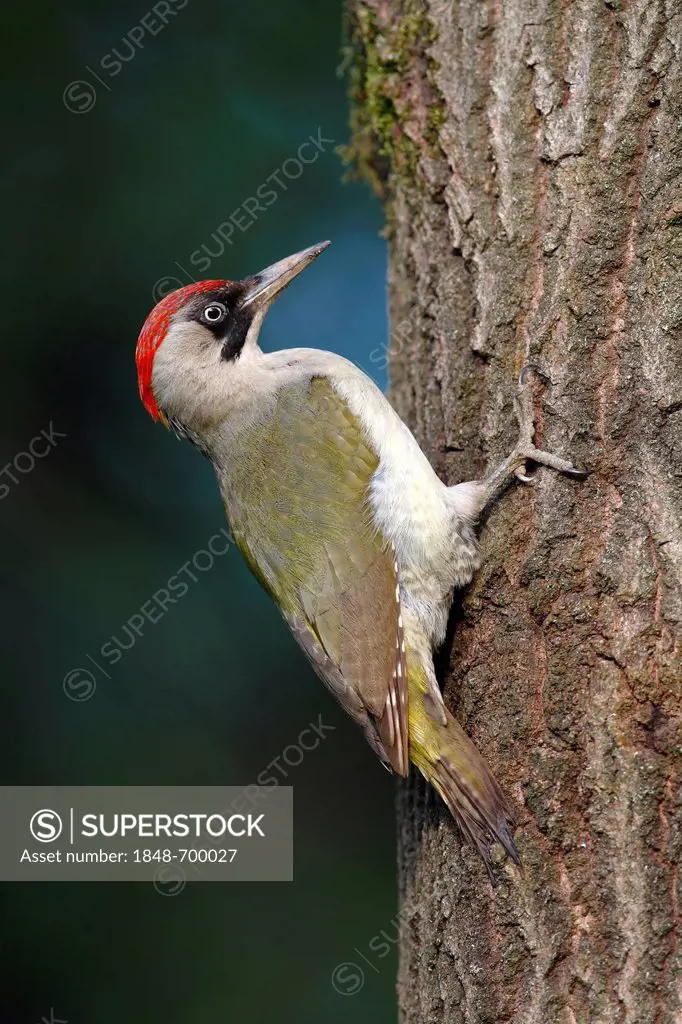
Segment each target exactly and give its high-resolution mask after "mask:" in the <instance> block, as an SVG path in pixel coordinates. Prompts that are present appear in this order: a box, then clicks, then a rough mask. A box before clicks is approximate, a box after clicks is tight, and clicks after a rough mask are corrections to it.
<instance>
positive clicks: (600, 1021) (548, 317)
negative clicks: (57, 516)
mask: <svg viewBox="0 0 682 1024" xmlns="http://www.w3.org/2000/svg"><path fill="white" fill-rule="evenodd" d="M349 35H350V49H351V53H350V60H351V64H352V66H351V94H352V100H353V115H352V118H353V124H352V127H353V137H352V141H351V145H350V147H349V156H350V158H351V159H352V161H353V162H354V163H355V166H356V167H357V168H359V170H360V171H361V172H362V173H363V174H364V175H365V176H367V177H369V178H370V179H371V180H372V182H373V184H374V186H375V188H377V190H379V191H380V193H381V195H382V196H383V198H384V200H385V204H386V210H387V235H388V238H389V245H390V313H391V324H392V333H391V346H390V368H391V397H392V400H393V402H394V404H395V406H396V407H397V409H398V411H399V412H400V414H401V415H402V416H403V418H404V419H405V420H406V421H407V422H408V423H409V425H410V426H411V427H412V429H413V430H414V432H415V434H416V436H417V438H418V440H419V442H420V443H421V445H422V446H423V448H424V450H425V451H426V452H427V454H428V455H429V456H430V458H431V459H432V462H433V465H434V466H435V467H436V469H437V471H438V472H439V473H440V475H441V477H442V478H443V479H444V480H446V481H447V482H449V483H454V482H457V481H460V480H464V479H471V478H472V477H477V476H481V475H482V474H483V472H484V471H485V469H486V468H487V467H490V466H491V465H492V464H494V463H495V462H496V461H497V460H498V459H499V458H501V457H502V456H503V455H505V454H506V453H507V452H508V451H509V449H510V447H511V446H512V444H513V441H514V440H515V423H514V419H513V415H512V404H511V400H512V394H513V390H514V386H515V381H516V378H517V375H518V373H519V370H520V369H521V367H522V366H523V365H524V364H526V363H529V362H530V363H534V364H538V365H539V366H540V367H541V369H542V370H543V372H544V374H546V376H547V378H548V379H549V380H548V381H546V382H545V383H544V384H543V385H541V384H539V383H538V385H537V389H536V399H535V409H536V424H537V433H536V436H537V438H538V440H539V441H540V442H542V445H541V446H542V447H545V448H548V449H550V450H553V451H556V452H557V453H558V454H561V455H565V456H566V457H569V458H572V459H574V460H575V461H576V463H583V464H586V465H588V466H590V467H591V469H592V470H593V475H592V476H591V477H590V478H589V480H588V481H587V482H586V483H582V484H581V483H578V482H575V481H572V480H569V479H567V478H565V477H560V476H559V475H557V474H555V473H552V472H551V471H550V470H545V469H541V470H539V471H538V475H537V478H536V482H535V486H534V487H524V486H522V485H520V484H519V485H515V486H514V487H513V488H512V489H511V490H510V491H509V492H508V493H507V494H506V495H505V496H504V497H503V498H502V499H501V500H500V502H499V504H498V505H497V507H496V509H495V510H494V511H493V512H492V514H491V516H490V517H489V519H488V521H487V522H486V524H485V526H484V529H483V531H482V551H483V558H484V562H483V568H482V569H481V570H480V572H479V573H478V574H477V577H476V579H475V581H474V583H473V585H472V586H471V587H470V588H469V590H468V591H467V592H466V594H465V595H464V596H463V600H462V602H461V606H460V607H458V609H457V611H456V613H455V615H454V616H453V618H454V619H455V620H456V621H455V622H453V628H452V635H451V638H450V640H449V641H448V643H447V644H446V647H445V649H444V651H443V658H442V673H443V679H444V692H445V698H446V702H447V704H448V706H449V707H450V708H451V710H452V711H453V712H454V713H455V714H456V715H457V717H458V718H459V720H460V721H461V722H462V724H463V725H464V727H465V728H466V729H467V731H468V732H469V734H470V735H471V736H472V737H473V739H474V740H475V742H476V743H477V745H478V747H479V749H480V750H481V752H482V753H483V754H484V755H485V756H486V757H487V759H488V761H489V764H490V766H491V768H492V770H493V772H494V773H495V774H496V776H497V778H498V780H499V781H500V783H501V784H502V786H503V787H504V789H505V790H506V792H507V793H508V794H509V795H510V797H511V798H512V801H513V802H514V804H515V807H516V812H517V818H518V826H517V829H516V833H515V836H516V842H517V844H518V847H519V852H520V855H521V859H522V862H523V874H520V873H519V872H518V871H517V870H516V869H515V868H514V867H513V866H512V865H510V864H508V863H507V864H504V863H502V866H501V868H500V870H501V874H502V878H503V883H502V885H501V887H500V889H499V890H498V891H497V892H496V893H493V892H492V890H491V888H490V886H489V884H488V883H487V881H486V876H485V872H484V869H483V866H482V864H481V863H480V862H479V861H478V860H477V859H476V856H475V855H474V854H473V853H472V852H471V851H470V850H468V849H467V848H462V840H461V837H460V836H459V834H458V833H457V831H456V829H455V827H454V825H453V823H452V821H451V820H450V819H449V817H448V815H447V812H446V811H445V809H444V807H443V806H442V805H441V804H440V801H439V800H438V798H437V797H436V796H435V794H431V793H427V790H426V787H425V785H424V784H423V783H422V782H421V780H420V779H419V778H418V777H417V773H416V772H415V773H414V774H413V777H412V778H411V780H410V781H409V782H408V783H407V784H405V785H404V786H403V787H402V789H401V794H400V798H399V815H400V824H399V834H400V865H401V872H400V877H401V882H400V886H401V901H402V909H401V920H402V923H403V929H402V940H401V965H400V978H399V985H398V990H399V1000H400V1007H401V1020H402V1021H403V1022H407V1024H431V1022H434V1024H435V1022H447V1024H460V1022H467V1024H500V1022H504V1021H513V1022H514V1024H531V1022H532V1024H612V1022H613V1024H616V1022H619V1024H635V1022H637V1024H672V1022H673V1021H678V1022H679V1021H681V1020H682V947H681V945H680V942H679V927H678V926H679V923H680V917H679V902H680V893H679V890H678V877H677V875H678V870H677V865H678V861H679V859H680V853H681V850H682V839H681V829H680V823H681V822H682V789H681V786H682V782H681V778H680V776H681V769H682V706H681V702H680V697H681V692H682V660H681V652H682V529H681V524H682V493H681V486H680V483H681V477H682V331H681V327H682V261H681V260H680V255H681V253H682V5H681V4H680V0H452V2H447V0H423V2H419V0H351V8H350V12H349ZM382 358H383V350H375V352H373V353H372V354H371V356H370V360H371V361H372V362H374V363H378V362H379V361H380V360H381V359H382ZM503 859H504V858H503V857H502V854H501V851H500V856H499V862H503Z"/></svg>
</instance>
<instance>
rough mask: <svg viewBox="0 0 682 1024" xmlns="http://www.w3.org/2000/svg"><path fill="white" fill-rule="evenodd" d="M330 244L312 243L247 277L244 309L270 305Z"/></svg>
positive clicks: (243, 300)
mask: <svg viewBox="0 0 682 1024" xmlns="http://www.w3.org/2000/svg"><path fill="white" fill-rule="evenodd" d="M328 245H331V242H318V244H317V245H311V246H310V248H309V249H304V250H303V251H302V252H296V253H294V255H293V256H287V257H286V259H284V260H280V261H279V263H273V264H272V266H271V267H267V269H266V270H261V272H260V274H254V276H253V277H249V278H247V279H246V280H245V281H244V286H245V288H246V293H245V295H244V298H243V299H242V301H241V303H240V305H241V307H242V309H245V308H248V307H251V308H255V307H257V306H269V305H270V303H271V302H272V300H273V299H275V298H276V297H277V296H278V295H279V293H280V292H282V291H284V289H285V288H286V286H287V285H288V284H290V283H291V281H293V279H294V278H295V277H298V275H299V274H300V273H301V271H302V270H305V268H306V267H308V266H310V264H311V263H312V262H313V260H316V259H317V257H318V256H319V255H320V253H321V252H324V250H325V249H326V248H327V246H328Z"/></svg>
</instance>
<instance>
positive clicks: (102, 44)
mask: <svg viewBox="0 0 682 1024" xmlns="http://www.w3.org/2000/svg"><path fill="white" fill-rule="evenodd" d="M176 6H177V5H176ZM149 10H150V8H149V7H147V6H145V5H144V3H134V2H130V0H126V2H116V3H114V2H113V0H111V2H109V3H92V2H90V3H87V2H85V0H80V2H79V0H64V2H62V3H60V4H48V3H47V2H45V0H39V2H38V3H35V4H30V5H29V4H24V5H12V6H11V7H9V8H7V9H6V10H5V12H4V17H5V29H4V32H3V39H2V47H3V59H2V74H3V76H4V88H3V90H2V105H3V114H4V124H5V131H4V139H3V142H4V146H3V151H4V155H3V161H2V167H1V170H0V180H1V186H2V199H3V242H4V244H3V246H2V252H1V254H0V258H1V259H2V276H1V280H2V285H3V290H4V296H3V302H2V311H3V321H4V330H3V332H2V334H3V349H4V359H3V365H4V375H3V383H4V409H3V417H2V420H3V427H4V430H3V437H2V442H1V445H2V452H1V453H0V455H1V458H0V463H1V465H3V466H4V465H5V464H6V463H9V462H11V461H12V459H13V458H14V456H15V455H16V454H17V453H18V452H23V451H26V450H27V446H28V443H29V442H30V440H31V439H32V438H33V437H35V436H36V435H37V434H39V433H40V431H41V430H42V429H46V430H47V429H49V426H50V424H52V425H53V427H54V429H55V430H57V431H59V432H60V433H65V434H66V435H67V436H66V438H63V439H59V440H58V443H57V445H56V447H54V448H52V449H51V451H50V453H49V455H47V456H46V457H45V458H44V459H42V460H38V461H37V462H36V465H35V468H34V469H33V471H32V472H31V473H29V474H27V475H25V476H18V477H17V478H18V480H19V483H18V484H17V485H12V486H11V489H10V492H9V494H7V495H6V496H5V497H4V498H2V500H0V519H1V521H2V537H3V541H4V553H3V559H2V569H1V573H2V591H3V596H4V614H3V626H4V631H3V632H4V652H3V675H2V678H3V697H4V716H3V717H4V721H5V730H4V743H3V773H2V782H3V783H5V784H26V785H29V784H33V785H38V784H71V785H79V784H80V785H85V784H91V785H92V784H110V785H113V784H130V785H134V784H147V785H149V784H157V785H162V784H163V785H170V784H184V785H192V784H213V785H241V784H247V783H250V782H253V781H254V780H255V779H256V777H257V776H258V774H259V773H260V772H262V771H263V770H264V769H265V768H266V767H267V765H268V764H269V763H271V762H272V761H273V760H274V759H276V758H278V757H280V756H281V754H282V751H283V750H284V749H285V748H286V747H287V746H288V745H291V744H296V740H297V737H298V735H299V733H300V732H301V730H302V729H304V728H305V727H306V726H307V725H308V724H309V723H310V722H317V721H318V718H319V716H320V715H321V716H322V720H323V722H324V723H325V724H326V725H329V726H333V731H331V732H330V733H329V734H328V737H327V738H326V739H325V740H324V742H321V743H320V745H319V747H318V748H317V749H316V750H314V751H312V752H309V753H308V754H306V756H305V758H304V759H303V761H302V763H301V764H300V765H297V766H287V765H286V764H285V763H284V762H280V763H281V764H282V765H283V766H284V771H286V773H287V774H286V781H287V783H288V784H291V785H293V786H294V792H295V796H294V800H295V821H296V826H295V837H296V847H295V872H296V880H295V882H294V883H293V884H271V885H258V884H248V885H247V884H243V885H239V884H194V885H190V886H188V887H187V888H186V889H185V890H184V891H183V892H182V893H180V894H178V895H177V896H175V897H173V898H168V897H165V896H162V895H160V894H159V893H157V892H156V891H155V889H154V888H153V886H152V885H151V884H148V885H145V884H142V883H139V884H85V883H84V884H81V885H72V884H65V883H64V884H41V885H37V884H36V885H9V884H5V885H2V886H1V887H0V895H1V898H2V907H3V909H2V920H3V927H2V938H1V940H0V941H1V943H2V948H1V950H0V952H1V955H2V962H3V975H4V978H5V984H4V985H3V990H4V994H3V995H2V997H1V1000H2V1003H3V1005H2V1006H1V1007H0V1017H1V1018H2V1019H3V1020H8V1021H12V1022H17V1024H22V1022H26V1024H34V1022H36V1021H40V1020H41V1018H42V1017H45V1018H46V1019H47V1020H50V1019H51V1016H50V1015H51V1013H52V1009H54V1019H60V1020H66V1021H68V1022H69V1024H94V1022H97V1024H120V1022H122V1021H128V1020H130V1021H143V1022H145V1024H162V1022H163V1024H168V1022H170V1024H175V1022H191V1024H199V1022H201V1024H207V1022H209V1021H269V1020H284V1021H295V1022H296V1024H321V1022H329V1024H334V1022H342V1021H350V1020H353V1021H367V1022H372V1024H382V1022H384V1021H392V1020H394V1018H395V994H394V985H395V970H396V964H395V950H394V946H393V943H392V941H391V943H387V942H383V941H382V942H380V943H377V942H374V945H373V947H372V946H370V943H371V942H372V940H373V938H375V937H376V936H379V934H380V933H381V931H382V929H383V930H385V931H386V933H387V934H388V936H390V937H391V939H393V937H394V935H395V929H394V927H393V925H392V922H393V918H394V916H395V913H396V894H395V888H396V886H395V837H394V808H393V801H394V782H393V780H392V779H391V777H390V776H389V775H388V774H387V773H386V772H385V771H384V770H383V769H382V767H381V766H380V764H379V763H378V761H377V760H376V758H375V757H374V755H373V754H372V752H371V751H370V749H369V747H367V746H366V744H365V742H364V740H363V738H362V736H361V734H360V732H359V731H358V730H357V729H356V728H355V727H354V726H353V725H352V724H351V723H350V722H349V721H347V720H346V719H345V717H344V716H343V714H342V712H341V711H340V710H339V709H338V708H337V707H336V705H335V704H334V703H333V701H332V699H331V697H330V696H329V695H328V694H327V692H326V691H325V690H324V688H323V687H322V684H321V683H319V682H318V680H317V679H316V678H315V677H314V675H313V674H312V671H311V670H310V668H309V667H308V665H307V663H306V661H305V659H304V658H303V656H302V654H301V653H300V652H299V650H298V648H297V647H296V645H295V643H294V642H293V640H292V639H291V638H290V636H289V634H288V632H287V631H286V629H285V627H284V625H283V623H282V622H281V621H280V619H279V617H278V615H277V613H276V611H275V609H274V608H273V607H272V606H271V605H270V603H269V601H268V599H267V598H266V596H265V595H264V594H263V593H262V592H261V591H260V589H259V588H258V586H257V584H256V583H255V582H254V580H253V579H252V578H251V577H250V576H249V574H248V572H247V570H246V569H245V567H244V565H243V564H242V562H241V560H240V558H239V557H238V556H237V555H236V553H235V552H234V551H232V552H229V553H228V554H227V555H225V556H224V557H223V558H221V559H218V560H217V561H216V564H215V565H214V566H213V568H212V569H211V570H210V571H207V572H205V573H198V574H197V575H198V582H197V583H196V584H191V585H190V586H189V588H188V591H187V593H186V595H185V596H183V597H182V599H181V600H178V601H177V602H176V603H175V604H174V605H172V606H170V607H169V608H168V611H167V614H166V615H164V616H163V618H162V619H161V620H160V621H159V622H157V623H156V624H155V625H151V624H150V623H147V625H146V628H145V630H144V632H143V635H142V636H141V637H140V638H139V639H137V640H136V642H135V644H134V645H133V646H132V647H131V648H130V649H129V650H126V651H125V652H124V653H123V656H122V657H121V659H120V660H119V661H118V662H117V663H116V664H115V665H111V664H109V663H108V662H107V661H106V660H105V659H103V658H102V657H101V655H100V654H99V652H100V648H101V647H102V645H103V644H105V643H106V642H108V641H109V642H114V641H113V640H112V638H118V639H120V640H121V641H123V640H124V637H125V634H124V630H123V627H124V625H125V623H126V622H127V620H128V619H129V618H130V617H131V616H132V615H134V614H136V613H138V612H139V609H140V607H141V606H142V605H143V604H144V603H145V602H147V601H148V600H149V599H150V597H151V596H152V594H153V593H154V592H155V591H157V590H158V589H159V588H160V587H163V586H164V585H166V583H167V581H168V579H169V577H170V576H171V575H173V574H174V573H176V572H177V570H178V569H179V568H180V567H181V566H182V565H183V563H186V562H187V560H188V559H191V558H192V556H193V555H194V553H195V552H196V551H197V550H198V549H201V548H204V547H205V545H206V541H207V540H208V538H209V537H211V536H212V535H213V534H215V533H216V532H217V531H218V530H220V528H221V527H222V526H223V525H224V524H223V513H222V508H221V504H220V500H219V497H218V493H217V488H216V486H215V482H214V480H213V477H212V473H211V470H210V467H209V465H208V464H207V463H206V462H205V461H204V460H203V459H202V458H201V457H200V455H199V454H198V453H197V452H196V451H195V450H193V449H192V448H191V447H190V446H189V445H187V444H179V443H178V442H177V441H176V440H175V439H174V438H173V437H172V436H171V435H170V434H168V433H167V432H166V431H164V430H163V428H162V427H160V426H155V425H154V424H153V423H152V421H151V420H150V418H149V417H148V416H147V414H146V413H145V411H144V410H143V408H142V406H141V405H140V403H139V399H138V396H137V385H136V378H135V372H134V361H133V355H134V346H135V340H136V337H137V333H138V331H139V328H140V326H141V324H142V322H143V321H144V318H145V317H146V315H147V313H148V312H149V310H150V308H151V307H152V305H153V301H154V300H153V298H152V290H153V287H154V285H155V282H157V281H158V280H159V279H161V278H163V277H167V276H177V277H178V278H179V279H180V281H181V283H185V281H186V280H187V278H185V277H184V276H183V274H184V273H185V270H184V269H182V270H181V269H180V268H178V266H177V263H179V264H181V266H182V268H186V269H187V270H192V267H191V264H190V263H189V257H190V254H191V253H192V252H193V251H195V250H196V249H198V248H199V247H200V246H201V245H202V244H203V243H204V242H205V243H207V244H209V245H212V244H214V243H212V242H211V233H212V232H214V231H215V230H216V229H217V228H218V227H219V225H220V224H221V223H222V222H224V221H225V220H227V218H228V217H229V215H230V213H232V211H234V210H235V209H237V208H238V207H239V206H240V204H241V203H242V201H243V200H244V199H245V198H246V197H249V196H251V195H253V194H254V191H255V189H256V188H257V187H258V186H259V185H261V184H262V183H263V182H264V181H265V180H266V179H267V177H268V176H269V175H271V174H272V173H273V172H275V171H277V170H278V169H279V168H281V166H282V163H283V162H284V161H285V160H286V159H287V158H290V157H295V155H296V151H297V149H298V147H299V145H300V144H301V143H302V142H303V141H305V140H306V139H307V138H308V137H309V135H311V134H313V135H315V134H316V133H317V130H318V128H319V129H321V131H322V134H323V136H325V137H327V138H331V139H333V140H334V141H335V144H336V145H340V144H342V143H343V142H344V141H346V138H347V126H346V125H347V107H346V98H345V84H344V82H343V81H342V80H341V78H340V77H339V76H338V75H337V73H336V72H337V67H338V65H339V64H340V62H341V60H342V57H341V51H340V44H341V28H342V16H341V8H340V4H339V3H337V2H330V0H315V2H314V3H313V2H310V0H309V2H304V0H285V2H282V0H261V2H259V3H258V4H243V3H242V4H238V3H234V2H222V3H217V2H211V0H189V2H188V3H187V4H186V5H185V6H184V8H183V9H182V10H179V11H177V13H176V15H175V16H174V17H171V18H169V21H168V24H167V25H166V26H165V27H164V28H162V30H160V31H158V34H156V35H152V34H151V33H150V32H148V33H146V34H145V35H144V38H143V39H142V40H141V45H140V48H139V49H135V48H133V51H132V53H133V54H134V55H133V56H132V59H130V60H129V61H127V62H126V63H122V66H121V68H120V70H119V73H118V74H116V75H114V76H111V68H112V61H115V59H116V58H115V56H114V55H113V51H114V49H118V51H119V53H120V54H124V55H129V56H130V54H131V50H130V48H129V47H128V45H127V44H126V43H125V42H124V41H123V37H124V36H126V34H127V33H129V32H131V30H134V31H133V34H134V35H137V34H138V32H137V28H136V27H137V26H139V25H140V23H141V19H142V18H143V16H145V15H146V14H147V12H148V11H149ZM148 20H151V22H152V24H153V25H154V27H155V28H157V27H158V23H157V22H156V21H155V20H153V19H148ZM107 55H108V56H107ZM102 61H104V63H105V65H106V67H108V68H109V70H108V71H107V70H105V68H104V67H103V66H102ZM86 65H87V66H89V67H90V68H91V69H93V71H95V72H96V73H97V74H99V76H100V77H101V78H102V80H103V82H104V83H105V84H104V85H102V84H100V82H99V81H98V80H97V79H96V78H93V76H92V74H91V73H90V72H89V71H87V70H86ZM79 79H82V80H84V81H86V82H89V83H91V85H93V86H94V88H95V100H96V101H95V104H94V106H93V107H92V109H90V110H89V111H87V112H85V113H80V114H79V113H72V112H70V111H69V110H68V109H67V108H66V106H65V104H64V101H63V95H64V90H65V89H66V88H67V86H69V84H70V83H72V82H74V81H75V80H79ZM106 86H108V87H109V88H108V89H107V88H106ZM109 90H110V91H109ZM82 91H83V90H82V87H79V88H78V90H77V92H78V94H79V95H80V94H81V93H82ZM333 149H334V147H333V146H330V147H329V148H328V151H327V152H325V153H324V154H322V155H320V157H319V159H318V161H317V162H316V163H314V164H312V165H310V166H309V167H307V168H306V169H305V171H304V173H303V175H302V176H301V177H300V178H299V179H298V180H290V181H288V182H287V184H288V187H287V189H286V191H283V190H278V198H277V201H276V202H275V203H273V204H272V205H271V206H270V207H269V208H268V209H267V211H266V212H264V213H261V214H259V216H258V219H257V220H256V221H255V223H252V224H251V226H249V227H248V229H247V230H246V231H244V232H243V233H242V232H240V231H236V232H235V234H234V236H233V244H232V245H231V246H227V247H226V248H225V252H224V255H223V256H221V257H219V258H217V259H216V260H215V261H214V263H213V264H212V266H211V269H210V273H209V275H208V276H211V277H231V278H236V277H241V276H245V275H246V274H248V273H252V272H254V271H256V270H258V269H260V268H262V267H263V266H265V265H267V264H269V263H271V262H273V261H274V260H276V259H279V258H281V257H283V256H285V255H287V254H289V253H290V252H293V251H296V250H297V249H300V248H303V247H305V246H308V245H310V244H312V243H314V242H317V241H319V240H320V239H324V238H330V239H331V240H332V242H333V245H332V247H331V248H330V249H329V250H328V251H327V252H325V253H324V255H323V256H322V257H321V258H320V259H319V260H318V261H317V263H315V264H314V266H313V267H312V268H311V269H310V270H308V271H306V273H305V274H304V275H303V276H302V277H301V278H300V279H299V280H298V281H297V282H296V283H295V285H294V286H293V287H292V288H290V289H289V290H288V291H287V292H286V294H285V295H284V296H283V297H282V298H281V300H280V301H279V302H278V303H277V304H276V306H275V307H274V309H273V311H272V312H271V314H270V316H269V319H268V322H267V323H266V327H265V331H264V336H263V338H264V345H265V346H266V347H270V348H272V347H286V346H293V345H312V346H319V347H325V348H330V349H333V350H334V351H337V352H341V353H343V354H345V355H347V356H350V357H351V358H353V359H355V360H356V361H357V362H358V363H359V364H360V365H362V366H363V367H364V368H365V369H367V370H368V371H370V372H372V373H373V375H374V376H378V378H379V382H380V383H381V384H382V385H383V384H385V381H384V380H383V379H382V376H381V372H380V371H378V370H377V365H379V364H377V363H376V362H373V361H372V360H371V359H370V353H371V352H372V351H373V350H375V349H376V348H377V346H379V345H381V344H382V343H383V342H384V340H385V338H386V330H387V329H386V320H385V260H386V254H385V245H384V242H383V241H382V239H381V237H380V235H379V232H380V229H381V212H380V210H379V208H378V206H377V204H376V203H375V202H374V201H373V200H372V198H371V197H370V196H369V194H368V193H367V191H366V190H365V188H364V187H362V186H360V185H358V184H343V183H342V180H341V179H342V176H343V167H342V165H341V162H340V160H339V158H338V156H336V155H335V153H334V152H333ZM2 480H3V481H5V482H6V481H7V478H6V477H5V476H3V477H2ZM126 642H127V641H126ZM88 655H89V656H90V657H93V658H94V659H95V660H96V661H97V662H98V664H99V666H100V667H99V668H97V669H95V668H94V667H93V666H92V664H91V663H90V662H89V661H88V660H87V656H88ZM81 666H83V667H88V668H89V669H92V671H93V672H94V675H95V679H96V684H97V688H96V692H95V693H94V695H92V696H91V697H90V699H88V700H84V701H81V702H77V701H73V700H69V699H68V698H67V696H66V695H65V693H64V690H63V688H62V680H63V678H64V676H65V674H66V673H67V672H69V671H71V670H72V669H74V668H77V667H81ZM102 668H104V669H106V671H107V672H108V674H109V677H110V678H107V677H106V676H105V675H104V673H103V671H102ZM290 756H293V755H290ZM282 781H284V776H282ZM389 946H390V948H388V947H389ZM373 949H374V950H375V951H374V952H373V951H372V950H373ZM356 950H357V951H356ZM376 950H378V952H377V951H376ZM361 955H365V956H367V959H368V961H369V963H367V962H364V961H362V959H361V958H360V957H361ZM342 961H354V962H356V963H358V964H359V965H361V966H362V968H363V970H364V973H365V980H364V984H363V985H362V987H361V989H360V990H359V991H358V992H357V993H356V994H354V995H340V994H338V993H337V992H336V991H335V990H334V988H333V986H332V983H331V977H332V972H333V970H334V968H335V966H336V965H337V964H339V963H340V962H342ZM344 977H347V975H344ZM351 987H352V986H351Z"/></svg>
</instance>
